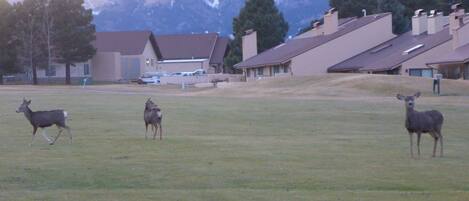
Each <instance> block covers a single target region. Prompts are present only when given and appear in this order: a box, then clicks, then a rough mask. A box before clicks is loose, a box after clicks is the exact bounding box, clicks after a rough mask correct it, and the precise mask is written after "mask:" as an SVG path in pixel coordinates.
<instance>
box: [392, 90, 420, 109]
mask: <svg viewBox="0 0 469 201" xmlns="http://www.w3.org/2000/svg"><path fill="white" fill-rule="evenodd" d="M418 97H420V92H417V93H415V94H414V95H413V96H404V95H401V94H397V95H396V98H397V99H398V100H401V101H404V102H405V106H406V108H407V109H414V106H415V99H417V98H418Z"/></svg>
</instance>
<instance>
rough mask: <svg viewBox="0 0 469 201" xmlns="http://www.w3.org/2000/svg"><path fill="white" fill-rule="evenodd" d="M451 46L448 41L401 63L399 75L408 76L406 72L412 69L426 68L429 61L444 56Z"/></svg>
mask: <svg viewBox="0 0 469 201" xmlns="http://www.w3.org/2000/svg"><path fill="white" fill-rule="evenodd" d="M451 45H452V43H451V41H448V42H446V43H443V44H442V45H439V46H437V47H435V48H433V49H431V50H428V51H426V52H424V53H422V54H420V55H418V56H416V57H413V58H412V59H410V60H407V61H405V62H404V63H402V68H401V71H400V74H401V75H409V72H408V71H407V72H406V70H408V69H412V68H428V66H427V62H428V61H431V60H432V59H434V58H435V57H437V56H440V55H445V54H448V53H449V52H451V50H452V49H451V47H452V46H451Z"/></svg>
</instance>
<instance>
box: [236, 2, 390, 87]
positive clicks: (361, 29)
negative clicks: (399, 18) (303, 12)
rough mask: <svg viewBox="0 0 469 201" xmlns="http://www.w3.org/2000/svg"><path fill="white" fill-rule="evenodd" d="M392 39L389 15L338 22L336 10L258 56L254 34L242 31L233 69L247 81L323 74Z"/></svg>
mask: <svg viewBox="0 0 469 201" xmlns="http://www.w3.org/2000/svg"><path fill="white" fill-rule="evenodd" d="M377 33H378V34H377ZM394 37H395V35H394V34H393V33H392V14H390V13H381V14H376V15H369V16H363V17H357V18H347V19H341V20H339V18H338V11H337V10H335V9H331V10H329V11H328V12H327V13H326V14H325V15H324V24H322V25H319V24H315V26H314V28H313V29H312V30H311V31H309V32H307V33H305V34H303V35H300V36H299V37H297V38H294V39H291V40H288V41H287V42H285V43H283V44H280V45H278V46H277V47H274V48H272V49H270V50H267V51H265V52H262V53H260V54H257V47H256V45H254V44H256V43H257V42H256V41H257V33H256V32H255V31H248V32H246V35H245V36H244V37H243V42H242V45H243V61H242V62H240V63H238V64H236V65H235V68H238V69H242V70H243V72H244V74H245V76H246V77H247V78H248V79H249V78H251V79H252V78H256V77H266V76H278V75H285V74H287V75H299V76H301V75H313V74H323V73H327V72H328V69H329V68H330V67H332V66H334V65H336V64H338V63H341V62H343V61H345V60H347V59H350V58H352V57H354V56H356V55H358V54H360V53H362V52H364V51H366V50H368V49H370V48H372V47H375V46H377V45H379V44H381V43H383V42H386V41H388V40H390V39H392V38H394Z"/></svg>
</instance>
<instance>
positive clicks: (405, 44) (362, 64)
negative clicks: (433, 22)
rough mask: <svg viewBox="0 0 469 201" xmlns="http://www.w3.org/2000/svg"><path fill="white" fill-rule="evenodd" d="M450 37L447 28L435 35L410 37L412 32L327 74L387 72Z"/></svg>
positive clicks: (330, 70) (334, 68)
mask: <svg viewBox="0 0 469 201" xmlns="http://www.w3.org/2000/svg"><path fill="white" fill-rule="evenodd" d="M451 38H452V36H451V35H450V33H449V30H448V28H447V27H446V28H444V29H443V30H442V31H440V32H438V33H435V34H431V35H429V34H427V33H423V34H420V35H418V36H414V35H412V31H409V32H407V33H405V34H402V35H400V36H398V37H395V38H393V39H391V40H389V41H387V42H384V43H383V44H380V45H378V46H376V47H374V48H372V49H370V50H368V51H366V52H363V53H362V54H359V55H357V56H355V57H352V58H350V59H348V60H345V61H343V62H341V63H339V64H337V65H335V66H332V67H331V68H329V69H328V71H329V72H344V71H358V70H359V71H387V70H392V69H395V68H397V67H399V66H400V65H401V64H402V63H403V62H405V61H407V60H409V59H412V58H414V57H415V56H418V55H420V54H422V53H424V52H426V51H428V50H430V49H433V48H435V47H436V46H439V45H441V44H443V43H445V42H447V41H449V40H451ZM418 45H423V46H422V47H421V48H418V49H416V50H414V51H411V52H410V53H409V54H404V51H406V50H409V49H411V48H413V47H417V46H418Z"/></svg>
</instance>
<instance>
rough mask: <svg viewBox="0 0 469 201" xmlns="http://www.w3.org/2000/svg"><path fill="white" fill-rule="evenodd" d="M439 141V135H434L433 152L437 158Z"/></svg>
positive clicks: (433, 155)
mask: <svg viewBox="0 0 469 201" xmlns="http://www.w3.org/2000/svg"><path fill="white" fill-rule="evenodd" d="M437 143H438V137H437V136H435V137H433V154H432V157H433V158H435V156H436V144H437Z"/></svg>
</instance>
